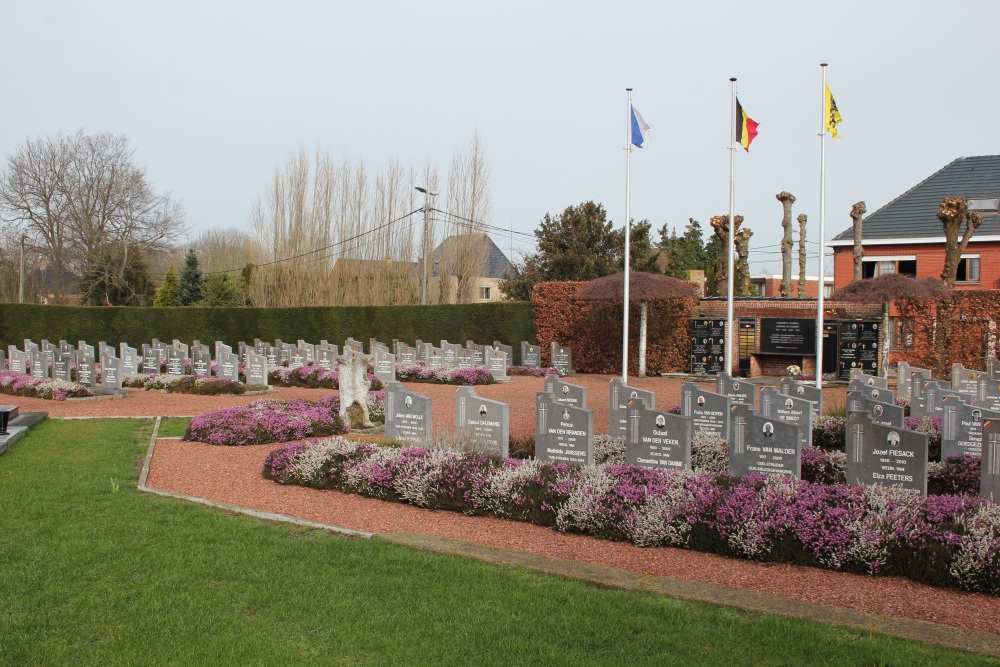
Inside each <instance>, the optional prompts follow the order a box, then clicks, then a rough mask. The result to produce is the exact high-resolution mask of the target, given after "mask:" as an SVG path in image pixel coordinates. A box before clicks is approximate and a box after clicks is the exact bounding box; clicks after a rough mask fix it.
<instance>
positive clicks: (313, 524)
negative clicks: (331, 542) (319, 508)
mask: <svg viewBox="0 0 1000 667" xmlns="http://www.w3.org/2000/svg"><path fill="white" fill-rule="evenodd" d="M159 431H160V417H156V422H154V424H153V434H152V435H151V436H150V438H149V447H148V448H147V450H146V458H145V459H144V460H143V462H142V472H141V473H140V474H139V483H138V485H137V487H136V488H138V489H139V491H142V492H143V493H149V494H152V495H156V496H163V497H165V498H175V499H177V500H186V501H187V502H191V503H198V504H199V505H205V506H206V507H214V508H215V509H220V510H225V511H227V512H233V513H235V514H243V515H246V516H252V517H254V518H255V519H261V520H263V521H276V522H280V523H291V524H294V525H296V526H305V527H306V528H316V529H319V530H326V531H329V532H331V533H339V534H341V535H344V536H347V537H356V538H363V539H371V538H372V537H374V534H373V533H366V532H365V531H363V530H354V529H353V528H345V527H343V526H334V525H332V524H328V523H319V522H318V521H309V520H307V519H300V518H298V517H294V516H288V515H287V514H275V513H274V512H264V511H261V510H255V509H250V508H249V507H240V506H239V505H231V504H229V503H220V502H217V501H215V500H209V499H208V498H199V497H197V496H189V495H186V494H183V493H174V492H172V491H164V490H162V489H155V488H153V487H150V486H146V480H147V479H148V478H149V465H150V463H152V461H153V452H154V451H155V450H156V439H157V435H158V434H159Z"/></svg>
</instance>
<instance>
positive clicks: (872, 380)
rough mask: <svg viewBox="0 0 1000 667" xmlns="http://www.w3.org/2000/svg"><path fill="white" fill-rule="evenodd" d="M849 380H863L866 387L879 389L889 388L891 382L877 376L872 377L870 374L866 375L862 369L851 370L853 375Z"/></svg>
mask: <svg viewBox="0 0 1000 667" xmlns="http://www.w3.org/2000/svg"><path fill="white" fill-rule="evenodd" d="M848 379H849V380H861V381H862V382H863V383H864V384H865V385H867V386H869V387H878V388H879V389H888V388H889V381H888V380H887V379H886V378H882V377H879V376H877V375H870V374H868V373H865V372H864V371H863V370H861V369H860V368H853V369H851V374H850V376H849V378H848Z"/></svg>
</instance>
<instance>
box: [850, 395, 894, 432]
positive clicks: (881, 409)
mask: <svg viewBox="0 0 1000 667" xmlns="http://www.w3.org/2000/svg"><path fill="white" fill-rule="evenodd" d="M852 410H853V411H855V412H864V413H866V414H867V415H868V418H869V419H871V420H872V421H873V422H875V423H876V424H882V425H883V426H892V427H894V428H903V418H904V416H905V413H906V411H905V409H904V408H903V406H901V405H894V404H889V403H880V402H878V401H873V400H871V399H869V398H868V397H867V396H866V395H865V392H861V391H849V392H847V411H848V412H850V411H852Z"/></svg>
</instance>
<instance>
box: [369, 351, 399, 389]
mask: <svg viewBox="0 0 1000 667" xmlns="http://www.w3.org/2000/svg"><path fill="white" fill-rule="evenodd" d="M372 365H373V367H374V369H375V377H377V378H378V379H379V381H380V382H381V383H382V384H383V385H387V384H389V383H390V382H395V381H396V355H394V354H390V353H389V352H388V350H375V354H373V355H372Z"/></svg>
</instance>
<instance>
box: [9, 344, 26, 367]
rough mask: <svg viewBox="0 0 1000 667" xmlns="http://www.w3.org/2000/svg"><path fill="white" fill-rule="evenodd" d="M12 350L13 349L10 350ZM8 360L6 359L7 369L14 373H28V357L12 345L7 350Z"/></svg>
mask: <svg viewBox="0 0 1000 667" xmlns="http://www.w3.org/2000/svg"><path fill="white" fill-rule="evenodd" d="M11 348H13V349H11ZM7 352H8V353H9V355H10V356H9V358H8V359H7V365H8V367H9V369H10V370H11V371H13V372H15V373H23V374H27V372H28V355H27V354H26V353H24V352H21V351H20V350H18V349H17V348H15V347H14V346H13V345H11V346H10V348H8V350H7Z"/></svg>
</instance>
